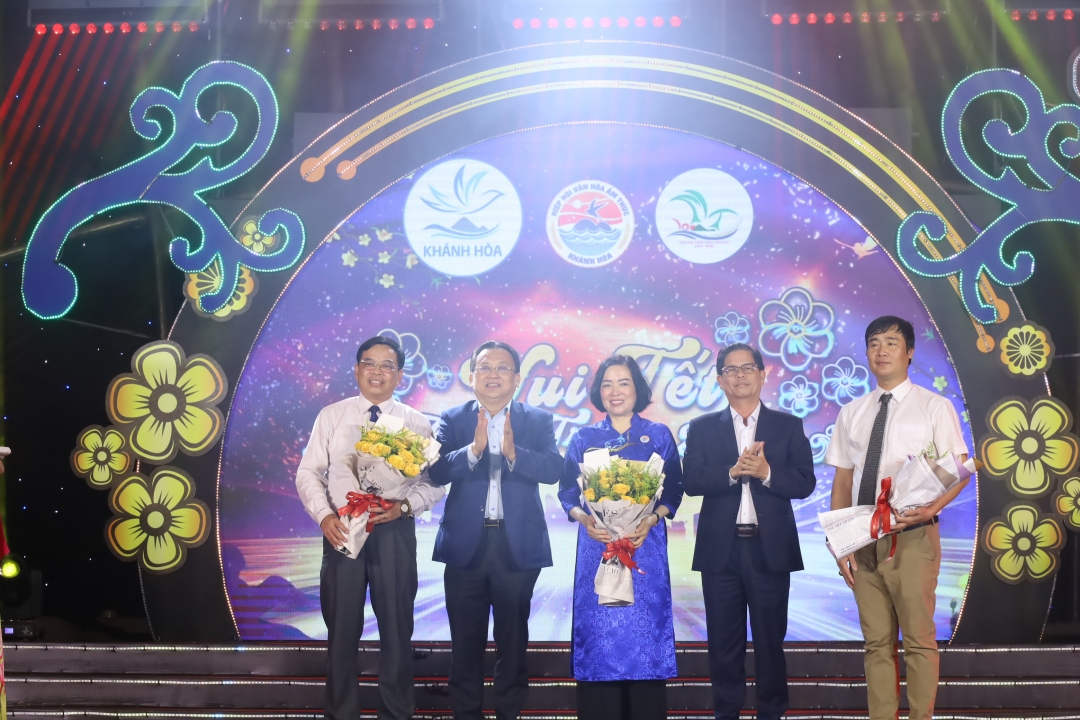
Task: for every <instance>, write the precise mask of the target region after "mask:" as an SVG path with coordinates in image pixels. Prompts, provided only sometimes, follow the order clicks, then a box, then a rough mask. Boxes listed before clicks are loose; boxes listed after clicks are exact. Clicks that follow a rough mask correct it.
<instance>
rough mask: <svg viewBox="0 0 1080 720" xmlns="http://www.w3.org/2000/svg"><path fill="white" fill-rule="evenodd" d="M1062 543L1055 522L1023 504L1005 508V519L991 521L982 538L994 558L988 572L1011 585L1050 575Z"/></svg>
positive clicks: (1059, 529) (1062, 532)
mask: <svg viewBox="0 0 1080 720" xmlns="http://www.w3.org/2000/svg"><path fill="white" fill-rule="evenodd" d="M1064 544H1065V533H1064V531H1063V530H1062V529H1061V526H1059V525H1058V523H1057V521H1056V520H1054V518H1052V517H1050V516H1049V515H1043V514H1041V513H1040V512H1039V509H1038V508H1036V507H1034V506H1032V505H1027V504H1024V503H1014V504H1013V505H1010V506H1009V507H1007V508H1005V517H1004V519H1002V518H995V519H994V520H992V521H991V522H990V524H989V525H987V527H986V533H985V534H984V535H983V547H984V548H985V549H986V552H988V553H990V555H991V556H993V560H992V561H991V563H990V569H991V570H993V571H994V575H996V576H997V578H998V579H999V580H1001V581H1002V582H1006V583H1009V584H1010V585H1016V584H1019V583H1021V582H1024V581H1025V580H1045V579H1047V578H1049V577H1051V576H1053V574H1054V570H1055V569H1057V555H1058V552H1060V550H1061V547H1062V545H1064Z"/></svg>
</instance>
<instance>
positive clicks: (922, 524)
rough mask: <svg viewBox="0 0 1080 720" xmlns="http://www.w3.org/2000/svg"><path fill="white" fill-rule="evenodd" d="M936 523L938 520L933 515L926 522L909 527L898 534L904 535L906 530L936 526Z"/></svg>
mask: <svg viewBox="0 0 1080 720" xmlns="http://www.w3.org/2000/svg"><path fill="white" fill-rule="evenodd" d="M938 521H939V518H938V516H937V515H935V516H934V517H932V518H930V519H929V520H927V521H926V522H921V523H919V524H918V525H909V526H908V527H906V528H904V529H903V530H901V531H900V532H902V533H906V532H907V531H908V530H918V529H919V528H921V527H926V526H927V525H937V524H938Z"/></svg>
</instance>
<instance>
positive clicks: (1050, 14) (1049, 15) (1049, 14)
mask: <svg viewBox="0 0 1080 720" xmlns="http://www.w3.org/2000/svg"><path fill="white" fill-rule="evenodd" d="M1046 19H1047V20H1057V11H1056V10H1047V11H1046Z"/></svg>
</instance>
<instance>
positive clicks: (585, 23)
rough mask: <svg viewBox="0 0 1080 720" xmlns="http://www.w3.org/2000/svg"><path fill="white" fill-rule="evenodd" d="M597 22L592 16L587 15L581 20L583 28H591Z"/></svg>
mask: <svg viewBox="0 0 1080 720" xmlns="http://www.w3.org/2000/svg"><path fill="white" fill-rule="evenodd" d="M595 24H596V22H595V21H594V20H593V19H592V18H591V17H587V18H585V19H583V20H582V21H581V27H583V28H591V27H592V26H593V25H595Z"/></svg>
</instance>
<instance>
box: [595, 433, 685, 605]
mask: <svg viewBox="0 0 1080 720" xmlns="http://www.w3.org/2000/svg"><path fill="white" fill-rule="evenodd" d="M580 467H581V475H580V476H579V477H578V485H579V487H580V488H581V493H582V495H583V496H584V498H585V504H586V505H587V506H588V508H589V511H590V512H591V513H592V516H593V518H594V523H595V525H596V526H597V527H598V528H601V529H603V530H604V531H606V532H607V534H608V536H609V537H610V538H611V540H610V542H608V543H607V544H606V547H605V549H604V554H603V559H602V560H601V562H600V567H599V568H597V571H596V582H595V585H594V589H595V591H596V594H597V596H598V598H597V601H598V602H599V603H600V604H601V605H613V606H623V605H633V604H634V577H633V571H634V570H637V571H638V572H643V571H642V570H641V569H639V568H638V567H637V564H636V563H635V562H634V559H633V558H634V553H635V552H636V550H637V548H638V546H640V542H639V543H637V544H635V542H634V540H633V539H632V538H631V536H633V535H635V534H636V533H635V531H636V530H637V527H638V525H639V523H640V522H641V520H642V519H644V518H645V516H646V515H649V514H650V513H652V512H653V509H654V508H655V507H656V502H657V500H658V499H659V498H660V495H661V494H662V493H663V491H664V472H663V469H664V461H663V459H661V457H660V456H659V455H657V454H656V453H653V455H652V457H650V458H649V459H648V460H647V461H640V460H623V459H622V458H618V457H612V456H611V454H610V453H608V451H607V450H590V451H589V452H587V453H585V456H584V458H583V459H582V461H581V463H580Z"/></svg>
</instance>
